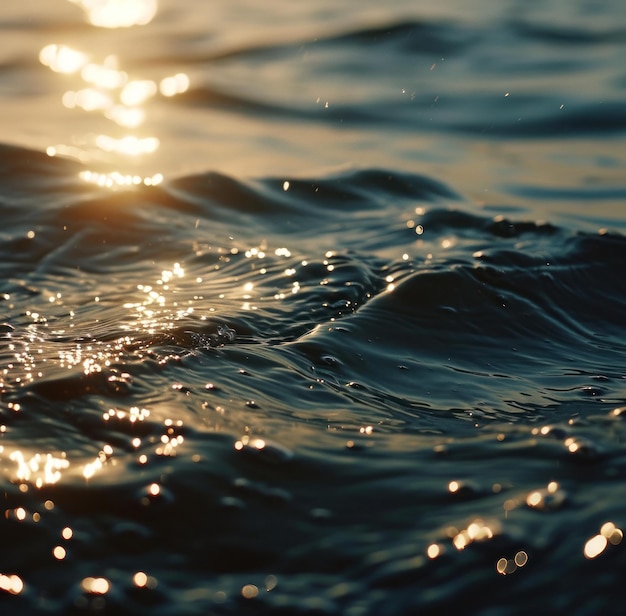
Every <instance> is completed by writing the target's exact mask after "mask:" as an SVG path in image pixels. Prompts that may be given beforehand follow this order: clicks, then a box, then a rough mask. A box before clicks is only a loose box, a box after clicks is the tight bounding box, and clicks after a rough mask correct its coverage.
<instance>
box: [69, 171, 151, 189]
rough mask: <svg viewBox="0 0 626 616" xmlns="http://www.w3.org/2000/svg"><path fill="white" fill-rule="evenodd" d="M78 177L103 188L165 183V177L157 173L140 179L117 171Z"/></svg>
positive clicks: (88, 173) (80, 174) (96, 172)
mask: <svg viewBox="0 0 626 616" xmlns="http://www.w3.org/2000/svg"><path fill="white" fill-rule="evenodd" d="M78 177H79V178H80V179H81V180H83V182H87V183H88V184H96V185H97V186H100V187H102V188H111V189H115V188H127V187H129V186H139V185H140V184H143V185H144V186H158V185H159V184H160V183H161V182H162V181H163V175H162V174H160V173H156V174H155V175H152V176H147V177H143V178H142V177H140V176H138V175H130V174H126V175H124V174H122V173H119V172H117V171H112V172H110V173H99V172H98V171H81V172H80V173H79V174H78Z"/></svg>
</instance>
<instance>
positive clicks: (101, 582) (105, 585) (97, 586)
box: [80, 577, 111, 595]
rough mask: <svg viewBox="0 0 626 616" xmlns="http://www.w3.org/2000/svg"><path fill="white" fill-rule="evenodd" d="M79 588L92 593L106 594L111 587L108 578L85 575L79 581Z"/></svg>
mask: <svg viewBox="0 0 626 616" xmlns="http://www.w3.org/2000/svg"><path fill="white" fill-rule="evenodd" d="M80 586H81V588H82V589H83V590H84V591H85V592H87V593H90V594H93V595H106V593H108V592H109V589H110V588H111V584H110V583H109V580H107V579H106V578H94V577H86V578H85V579H84V580H83V581H82V582H81V583H80Z"/></svg>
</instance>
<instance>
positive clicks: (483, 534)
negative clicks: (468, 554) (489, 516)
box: [452, 519, 496, 551]
mask: <svg viewBox="0 0 626 616" xmlns="http://www.w3.org/2000/svg"><path fill="white" fill-rule="evenodd" d="M495 534H496V530H495V529H494V528H493V525H492V526H489V525H488V524H486V523H485V522H484V521H483V520H480V519H477V520H474V521H473V522H471V523H470V524H469V525H468V526H467V528H465V529H463V530H461V531H459V532H458V533H457V534H456V535H455V536H454V537H453V538H452V544H453V545H454V547H455V548H456V549H457V550H459V551H461V550H464V549H465V548H466V547H467V546H468V545H470V544H471V543H473V542H474V541H486V540H488V539H493V537H494V535H495Z"/></svg>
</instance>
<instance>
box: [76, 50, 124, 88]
mask: <svg viewBox="0 0 626 616" xmlns="http://www.w3.org/2000/svg"><path fill="white" fill-rule="evenodd" d="M80 76H81V77H82V78H83V80H84V81H86V82H87V83H91V84H93V85H94V86H97V87H99V88H106V89H107V90H115V89H117V88H121V87H122V86H123V85H124V84H125V83H126V82H127V81H128V74H127V73H125V72H124V71H118V70H117V56H108V57H107V58H105V60H104V63H103V64H94V63H93V62H90V63H89V64H86V65H85V66H83V69H82V70H81V72H80Z"/></svg>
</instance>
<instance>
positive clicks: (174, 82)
mask: <svg viewBox="0 0 626 616" xmlns="http://www.w3.org/2000/svg"><path fill="white" fill-rule="evenodd" d="M188 89H189V77H188V76H187V75H185V73H176V75H173V76H171V77H164V78H163V79H161V82H160V83H159V92H161V94H162V95H163V96H167V97H170V96H175V95H176V94H182V93H183V92H186V91H187V90H188Z"/></svg>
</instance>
